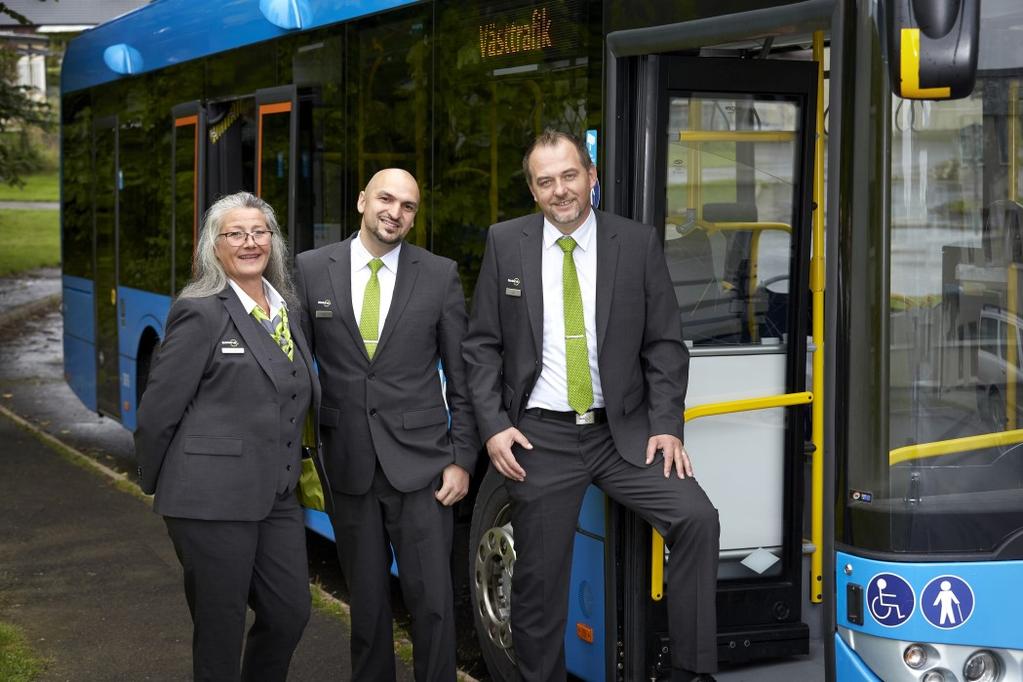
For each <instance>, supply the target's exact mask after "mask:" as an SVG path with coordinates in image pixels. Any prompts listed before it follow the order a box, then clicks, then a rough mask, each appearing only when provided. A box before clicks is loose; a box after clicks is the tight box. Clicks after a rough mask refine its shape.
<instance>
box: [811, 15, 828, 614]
mask: <svg viewBox="0 0 1023 682" xmlns="http://www.w3.org/2000/svg"><path fill="white" fill-rule="evenodd" d="M813 58H814V61H816V62H817V135H816V138H815V140H814V153H813V203H814V207H813V243H812V249H813V251H812V253H811V256H810V291H811V294H810V295H811V301H812V305H813V345H814V353H813V385H812V388H813V395H814V401H813V405H812V406H811V410H810V424H811V427H810V440H811V441H813V456H812V458H811V460H810V542H812V543H813V554H812V555H811V556H810V602H811V603H813V604H819V603H821V601H823V599H824V590H823V587H824V549H823V548H824V273H825V270H824V32H823V31H814V34H813Z"/></svg>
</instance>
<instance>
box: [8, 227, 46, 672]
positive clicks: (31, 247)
mask: <svg viewBox="0 0 1023 682" xmlns="http://www.w3.org/2000/svg"><path fill="white" fill-rule="evenodd" d="M59 222H60V213H59V212H58V211H13V210H4V211H0V244H3V248H2V249H0V276H5V275H11V274H15V273H18V272H22V271H24V270H32V269H34V268H41V267H46V266H53V265H57V264H58V263H60V226H59ZM2 679H6V678H4V677H3V676H2V675H0V680H2Z"/></svg>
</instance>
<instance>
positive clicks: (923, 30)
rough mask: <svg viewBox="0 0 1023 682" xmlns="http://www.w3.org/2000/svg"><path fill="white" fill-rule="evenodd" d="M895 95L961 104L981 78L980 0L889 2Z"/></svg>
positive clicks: (887, 17) (890, 68)
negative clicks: (978, 52)
mask: <svg viewBox="0 0 1023 682" xmlns="http://www.w3.org/2000/svg"><path fill="white" fill-rule="evenodd" d="M884 4H885V6H886V9H885V21H886V26H885V32H886V33H887V39H888V40H887V42H888V72H889V74H890V76H891V84H892V92H894V93H895V94H896V95H898V96H899V97H903V98H905V99H959V98H961V97H967V96H968V95H969V94H970V93H971V92H972V91H973V82H974V80H975V78H976V75H977V51H978V50H979V49H980V45H979V43H978V37H977V34H978V31H979V29H980V0H886V2H885V3H884Z"/></svg>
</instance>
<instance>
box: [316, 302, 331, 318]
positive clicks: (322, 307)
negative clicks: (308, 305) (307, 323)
mask: <svg viewBox="0 0 1023 682" xmlns="http://www.w3.org/2000/svg"><path fill="white" fill-rule="evenodd" d="M316 305H317V306H319V307H318V308H317V309H316V311H315V313H314V317H334V311H333V310H329V308H330V305H331V303H330V299H329V298H325V299H323V300H322V301H317V302H316Z"/></svg>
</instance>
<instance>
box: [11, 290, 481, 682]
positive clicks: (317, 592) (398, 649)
mask: <svg viewBox="0 0 1023 682" xmlns="http://www.w3.org/2000/svg"><path fill="white" fill-rule="evenodd" d="M59 300H60V296H59V295H57V296H51V297H48V298H45V299H42V300H40V301H35V302H33V303H27V304H25V305H22V306H18V307H17V308H15V309H14V310H13V311H11V312H10V313H8V314H7V315H5V316H0V328H2V327H3V326H4V325H5V324H10V322H11V321H12V320H10V319H8V318H10V317H17V318H18V319H22V317H23V316H27V315H28V313H25V314H24V315H23V313H22V311H23V310H24V309H25V308H30V307H31V308H44V307H45V305H43V304H49V303H52V302H54V301H59ZM0 417H6V418H7V419H9V420H11V421H12V422H14V424H15V425H17V426H18V427H19V428H21V429H22V430H24V431H27V432H28V433H30V434H32V435H33V436H35V437H36V438H37V439H38V440H40V441H42V442H43V443H44V444H45V445H47V446H48V447H50V448H51V449H53V450H54V451H55V452H56V453H57V454H58V455H60V456H61V457H62V458H63V459H65V460H66V461H68V462H70V463H71V464H74V465H75V466H79V467H81V468H83V469H86V470H88V471H92V472H93V473H96V474H99V475H100V476H102V477H104V478H106V479H107V480H108V481H109V482H110V483H112V484H113V485H114V487H115V488H117V489H118V490H120V491H122V492H125V493H127V494H129V495H131V496H132V497H134V498H136V499H138V500H140V501H142V502H144V503H145V504H146V505H148V506H149V507H152V506H153V496H152V495H146V494H145V493H143V492H142V491H141V490H140V489H139V487H138V485H136V484H135V482H134V481H133V480H132V479H131V478H129V476H128V475H127V474H123V473H121V472H120V471H116V470H114V469H112V468H110V467H108V466H107V465H105V464H103V463H102V462H99V461H97V460H95V459H93V458H92V457H89V456H88V455H86V454H85V453H83V452H80V451H79V450H77V449H76V448H74V447H72V446H70V445H68V444H67V443H65V442H64V441H62V440H60V439H59V438H57V437H56V436H52V435H50V434H49V433H47V432H46V431H43V430H42V429H41V428H39V427H38V426H36V425H35V424H33V423H32V422H30V421H28V420H27V419H25V418H24V417H22V416H21V415H19V414H16V413H14V412H12V411H11V410H9V409H8V408H6V407H4V406H3V405H0ZM309 591H310V593H311V595H312V598H313V605H314V607H315V608H317V609H318V610H319V611H321V612H322V613H325V614H327V615H328V616H330V617H331V618H336V619H338V620H340V621H341V622H343V623H344V624H345V625H346V626H347V627H348V629H349V631H350V630H351V625H352V617H351V609H350V607H349V606H348V604H346V603H345V602H343V601H341V600H340V599H338V598H337V597H335V596H333V595H332V594H330V593H329V592H327V591H326V590H324V589H323V588H322V587H320V585H319V584H318V583H313V582H310V583H309ZM394 653H395V655H397V656H398V657H399V658H400V659H401V660H402V661H403V662H404V663H406V664H407V665H409V666H412V664H413V661H412V639H411V638H410V636H409V634H408V633H407V632H405V631H404V630H401V629H399V628H398V626H397V625H395V626H394ZM457 676H458V682H479V680H477V679H476V678H475V677H472V676H471V675H469V674H468V673H465V672H462V671H461V670H458V671H457Z"/></svg>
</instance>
